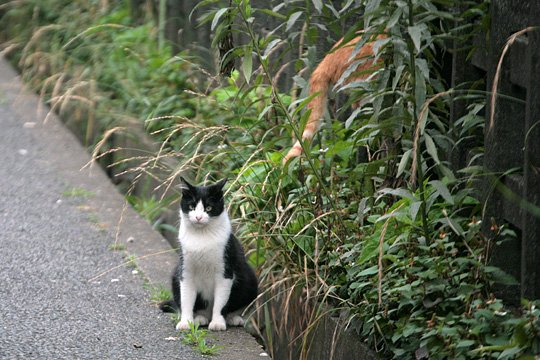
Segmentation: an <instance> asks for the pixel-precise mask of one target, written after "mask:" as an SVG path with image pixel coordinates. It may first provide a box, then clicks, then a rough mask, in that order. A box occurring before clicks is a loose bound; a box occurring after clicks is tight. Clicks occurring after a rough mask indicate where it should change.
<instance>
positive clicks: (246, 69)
mask: <svg viewBox="0 0 540 360" xmlns="http://www.w3.org/2000/svg"><path fill="white" fill-rule="evenodd" d="M252 69H253V57H252V55H251V47H247V48H246V51H245V53H244V62H243V63H242V73H243V74H244V78H245V79H246V82H247V83H249V80H250V79H251V71H252Z"/></svg>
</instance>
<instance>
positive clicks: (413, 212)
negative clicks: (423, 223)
mask: <svg viewBox="0 0 540 360" xmlns="http://www.w3.org/2000/svg"><path fill="white" fill-rule="evenodd" d="M420 206H422V202H421V201H416V202H413V203H412V204H411V205H410V206H409V215H410V216H411V219H412V221H415V220H416V216H417V215H418V211H419V210H420Z"/></svg>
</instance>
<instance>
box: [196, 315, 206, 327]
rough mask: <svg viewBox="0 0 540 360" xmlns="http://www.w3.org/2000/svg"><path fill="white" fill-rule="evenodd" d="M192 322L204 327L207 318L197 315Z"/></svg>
mask: <svg viewBox="0 0 540 360" xmlns="http://www.w3.org/2000/svg"><path fill="white" fill-rule="evenodd" d="M193 322H194V323H195V324H197V325H199V326H206V325H208V318H207V317H206V316H204V315H197V316H195V319H194V320H193Z"/></svg>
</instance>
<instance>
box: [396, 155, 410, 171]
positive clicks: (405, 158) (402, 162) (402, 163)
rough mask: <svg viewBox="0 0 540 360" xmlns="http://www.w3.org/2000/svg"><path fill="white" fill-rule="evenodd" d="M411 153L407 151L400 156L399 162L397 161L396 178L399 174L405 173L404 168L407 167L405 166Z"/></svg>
mask: <svg viewBox="0 0 540 360" xmlns="http://www.w3.org/2000/svg"><path fill="white" fill-rule="evenodd" d="M411 153H412V149H409V150H407V151H405V152H404V153H403V155H402V156H401V160H400V161H399V166H398V170H397V175H396V177H400V176H401V174H403V172H404V171H405V167H406V166H407V164H408V163H409V159H410V158H411Z"/></svg>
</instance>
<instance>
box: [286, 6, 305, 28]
mask: <svg viewBox="0 0 540 360" xmlns="http://www.w3.org/2000/svg"><path fill="white" fill-rule="evenodd" d="M302 13H303V12H302V11H297V12H295V13H294V14H292V15H291V16H290V17H289V20H287V27H286V28H285V31H289V30H291V28H292V27H293V25H294V23H295V22H296V20H298V18H299V17H300V16H301V15H302Z"/></svg>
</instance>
